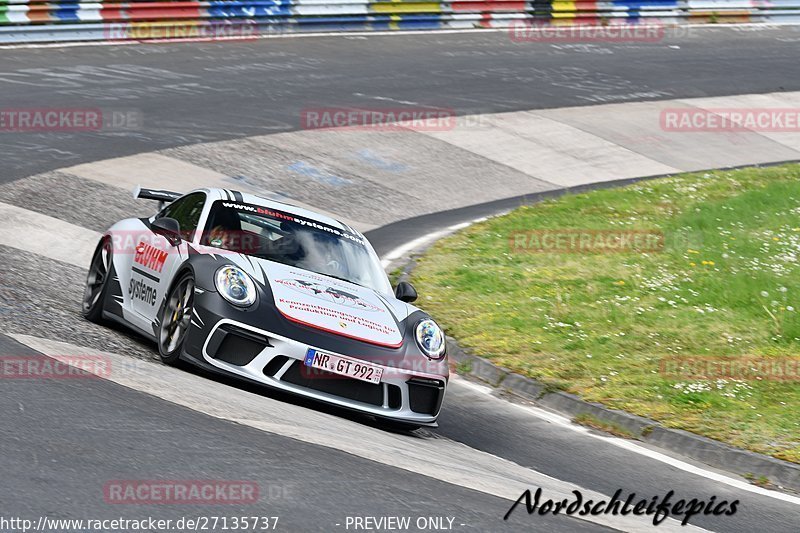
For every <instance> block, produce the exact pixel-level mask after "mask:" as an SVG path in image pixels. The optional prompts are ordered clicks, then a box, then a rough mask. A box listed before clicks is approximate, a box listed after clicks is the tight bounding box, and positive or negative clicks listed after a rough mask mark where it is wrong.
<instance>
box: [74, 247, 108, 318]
mask: <svg viewBox="0 0 800 533" xmlns="http://www.w3.org/2000/svg"><path fill="white" fill-rule="evenodd" d="M112 258H113V252H112V248H111V239H109V238H107V237H106V238H104V239H103V240H102V241H100V243H99V244H98V245H97V248H96V249H95V251H94V255H93V256H92V262H91V264H90V265H89V273H88V274H87V275H86V288H85V289H84V291H83V305H82V309H81V311H82V313H83V316H84V318H86V319H87V320H89V321H91V322H94V323H96V324H99V323H100V322H102V320H103V301H104V300H105V298H106V292H107V290H108V279H109V278H110V277H111V265H112Z"/></svg>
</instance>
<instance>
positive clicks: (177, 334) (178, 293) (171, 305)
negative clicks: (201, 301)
mask: <svg viewBox="0 0 800 533" xmlns="http://www.w3.org/2000/svg"><path fill="white" fill-rule="evenodd" d="M193 305H194V277H193V276H192V275H191V274H190V273H188V272H187V273H186V274H183V275H182V276H181V277H180V279H178V282H177V283H175V285H173V287H172V290H171V291H170V292H169V295H168V296H167V300H166V302H164V307H162V308H161V313H160V315H159V327H158V353H159V354H160V355H161V360H162V361H163V362H164V363H166V364H168V365H174V364H175V363H177V362H178V358H179V357H180V354H181V350H182V349H183V344H184V343H185V342H186V337H187V335H188V334H189V328H190V327H191V322H192V309H193Z"/></svg>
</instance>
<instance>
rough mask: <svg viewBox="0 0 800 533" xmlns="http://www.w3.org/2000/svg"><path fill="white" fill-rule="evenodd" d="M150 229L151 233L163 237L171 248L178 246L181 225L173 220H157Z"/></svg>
mask: <svg viewBox="0 0 800 533" xmlns="http://www.w3.org/2000/svg"><path fill="white" fill-rule="evenodd" d="M150 227H151V229H152V230H153V233H157V234H159V235H163V236H164V237H165V238H166V239H167V240H168V241H169V243H170V244H171V245H172V246H178V245H179V244H180V243H181V225H180V224H179V223H178V221H177V220H175V219H174V218H169V217H162V218H157V219H155V220H154V221H153V222H152V224H150Z"/></svg>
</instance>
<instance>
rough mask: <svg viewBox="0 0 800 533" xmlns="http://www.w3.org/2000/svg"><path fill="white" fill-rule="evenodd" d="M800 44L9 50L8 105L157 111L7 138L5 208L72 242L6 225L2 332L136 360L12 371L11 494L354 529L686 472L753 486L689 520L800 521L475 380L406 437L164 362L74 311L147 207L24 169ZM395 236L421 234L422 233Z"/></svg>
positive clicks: (3, 411)
mask: <svg viewBox="0 0 800 533" xmlns="http://www.w3.org/2000/svg"><path fill="white" fill-rule="evenodd" d="M798 38H800V33H798V32H797V31H796V30H795V29H793V28H781V29H775V28H773V29H761V30H757V31H753V30H750V31H744V30H741V29H739V30H736V29H723V28H719V29H717V28H711V29H704V30H699V29H698V30H694V31H693V32H692V33H690V34H688V35H685V36H682V37H675V38H672V39H670V40H668V41H665V42H660V43H639V44H630V43H629V44H625V43H617V44H613V43H612V44H609V43H602V44H593V45H587V44H581V45H577V44H572V45H564V44H561V45H554V44H550V43H512V42H511V41H510V39H509V38H508V35H507V34H505V33H503V32H499V33H469V34H447V35H444V34H442V35H436V34H425V35H410V36H370V37H358V36H350V37H307V38H298V39H275V40H264V41H257V42H240V43H200V44H197V43H195V44H160V45H134V46H110V47H75V48H52V49H15V50H2V51H0V95H2V96H0V98H2V102H3V106H2V107H4V108H34V107H36V106H37V105H42V104H41V103H42V102H47V104H46V105H47V106H49V107H64V108H66V107H81V106H83V107H101V108H104V109H112V110H128V111H135V112H136V113H139V114H140V115H139V116H140V117H141V118H142V121H143V122H142V125H143V126H142V127H141V128H139V129H134V130H120V131H99V132H81V133H52V132H51V133H9V132H5V133H0V156H2V158H3V162H4V170H5V172H4V173H3V175H2V176H1V177H0V182H2V183H3V185H2V186H0V202H3V203H4V205H6V204H7V205H11V206H19V207H22V208H25V209H27V210H29V211H28V212H27V214H25V213H22V214H20V213H18V212H17V211H15V210H13V209H11V208H8V207H3V209H5V210H4V211H3V216H4V217H5V220H6V224H7V226H8V227H15V228H16V227H24V222H25V217H26V216H32V215H30V213H34V214H37V215H47V216H49V217H51V218H53V219H55V220H56V221H57V222H58V224H59V226H57V227H52V226H48V225H42V226H41V227H39V228H38V229H39V230H40V231H41V233H37V234H36V235H37V236H39V237H37V238H40V237H41V235H43V234H44V232H48V231H49V232H50V235H51V239H52V243H56V242H57V243H58V244H59V246H55V245H54V244H52V245H50V244H49V243H44V244H43V243H42V242H39V241H37V242H33V240H31V242H30V243H28V244H29V245H30V246H32V247H36V246H38V248H37V250H39V252H40V253H39V252H37V253H31V252H25V251H21V250H20V248H21V247H22V246H20V245H19V244H18V243H17V242H11V241H13V240H17V241H22V242H24V241H25V240H26V239H27V238H29V237H28V236H26V235H24V234H19V235H18V236H15V237H14V239H10V238H4V239H3V240H0V242H1V243H5V244H4V245H2V246H0V254H2V255H1V257H2V259H1V260H0V271H1V272H2V278H0V279H1V280H2V283H0V285H1V286H2V287H0V331H3V332H5V333H8V334H10V335H13V336H14V337H15V338H16V339H18V340H20V341H23V342H24V343H22V344H21V343H20V342H18V340H14V338H11V337H8V336H2V335H0V355H11V356H31V357H43V356H41V355H39V354H41V353H46V354H48V355H59V354H62V355H63V354H65V353H71V352H72V351H74V350H79V349H89V350H99V351H102V352H108V353H110V354H113V356H114V357H119V358H120V359H115V361H123V362H124V361H130V368H129V367H128V365H127V364H121V365H120V366H119V367H118V369H119V370H118V372H114V374H113V376H112V378H111V380H110V381H107V380H99V379H91V378H88V379H74V380H58V379H53V380H44V381H42V380H8V379H7V380H0V402H2V403H0V423H2V425H3V427H4V428H13V429H14V430H13V431H3V433H2V435H1V436H0V447H1V448H2V450H3V452H4V453H3V454H2V455H3V459H2V463H3V466H2V471H3V473H4V475H3V482H2V483H0V501H2V502H3V504H4V508H5V509H7V510H8V511H9V512H11V511H12V510H13V512H14V513H16V514H19V515H27V516H28V517H30V518H36V517H38V516H40V515H48V516H52V517H56V516H58V517H73V518H110V517H118V516H124V517H135V518H143V517H145V516H148V515H151V516H158V517H159V518H178V517H180V516H189V515H194V516H198V515H199V516H203V515H205V516H208V515H219V516H224V515H227V516H233V515H243V514H246V515H269V516H280V517H281V524H282V526H283V527H282V528H281V527H279V528H278V530H279V531H340V530H341V531H344V530H345V529H344V527H342V524H344V520H345V519H346V517H347V516H383V515H400V516H412V517H414V518H416V517H419V516H446V517H453V518H454V523H455V527H454V530H455V531H506V530H508V531H531V530H536V531H603V530H608V529H619V530H633V529H634V528H633V527H631V525H630V524H628V523H623V522H620V523H613V524H608V523H600V522H589V521H586V520H578V519H576V518H570V517H566V516H558V517H552V516H539V515H536V516H531V517H529V516H527V515H526V514H525V513H524V512H522V510H521V509H520V510H518V512H517V513H516V514H515V515H514V516H513V517H512V519H511V520H510V521H509V522H504V521H503V520H502V517H503V515H504V514H505V512H506V511H507V510H508V508H509V507H510V504H511V502H512V500H513V499H515V498H516V497H517V496H519V493H520V490H519V488H520V487H522V486H525V485H526V484H527V485H530V486H531V488H532V489H535V488H536V486H535V485H533V483H540V484H541V485H542V486H545V487H546V489H545V493H546V494H547V491H548V490H550V491H553V492H556V491H559V490H563V491H564V493H569V491H570V490H573V489H574V490H582V491H585V492H588V491H594V492H596V493H601V494H604V495H606V497H608V496H610V495H611V494H613V493H614V491H616V490H617V489H622V490H623V492H625V493H631V492H635V493H637V494H638V495H641V496H642V497H645V498H650V497H653V496H656V495H663V494H664V493H666V492H667V491H669V490H674V491H675V492H676V495H677V496H678V497H680V498H686V499H689V498H701V499H709V498H710V497H711V496H716V497H717V499H718V500H723V499H728V500H733V499H739V500H740V502H741V503H740V506H739V511H738V512H737V514H736V515H735V516H733V517H726V516H722V517H713V516H697V517H695V518H693V519H692V521H691V524H693V525H695V526H698V527H700V528H704V529H706V530H709V531H725V532H728V531H730V532H736V531H742V532H745V531H755V530H763V531H770V532H782V531H787V532H788V531H796V528H797V523H798V516H800V506H798V502H800V500H797V499H792V498H787V497H784V496H778V497H775V495H770V493H769V492H767V491H764V490H760V489H756V488H754V487H751V486H749V485H747V483H746V482H744V480H743V479H742V478H740V477H738V476H736V474H737V473H722V474H720V473H719V472H711V471H709V470H708V469H706V468H704V467H702V465H696V464H688V463H684V462H682V461H680V460H678V461H675V460H672V459H669V458H665V457H659V456H658V455H656V454H653V453H652V450H650V449H647V448H639V447H638V446H635V449H632V448H631V447H630V446H627V445H626V444H621V443H620V442H619V441H618V440H617V439H610V438H607V437H605V436H603V435H599V434H595V433H593V432H590V431H586V430H584V429H583V428H579V427H575V426H572V425H571V424H569V423H568V421H565V420H562V419H560V417H557V416H553V415H551V414H548V413H544V412H542V411H539V410H537V409H534V408H531V407H530V406H528V405H525V404H522V403H515V402H512V401H507V399H503V398H498V397H496V396H495V395H494V394H492V393H490V391H488V390H486V389H484V388H482V387H481V386H479V385H475V384H472V383H469V382H466V381H464V380H462V379H460V378H456V379H455V380H454V381H453V382H452V383H451V387H450V389H449V391H448V397H447V399H446V405H445V409H444V411H443V414H442V416H441V419H440V427H439V428H438V429H432V430H420V431H417V432H413V433H400V434H395V433H391V432H387V431H385V430H382V429H379V428H376V427H373V424H371V423H370V422H369V421H365V420H362V419H360V418H358V417H354V416H353V415H351V414H349V413H345V412H341V411H338V410H335V409H330V408H324V407H321V406H319V405H316V404H311V403H308V402H304V401H300V400H296V399H293V398H290V397H286V396H285V395H281V394H276V393H270V392H265V391H261V390H257V389H253V388H251V387H244V386H242V385H240V384H236V383H233V382H229V381H226V380H214V379H211V378H210V377H209V376H206V375H204V374H202V373H199V372H195V371H192V370H188V369H184V370H179V371H173V370H171V369H166V368H165V367H162V366H160V364H159V363H157V352H156V350H155V347H154V346H152V345H151V344H149V343H148V342H146V341H144V340H142V339H140V338H138V337H137V336H135V335H133V334H129V333H127V332H124V331H121V330H118V329H114V328H101V327H98V326H95V325H93V324H89V323H87V322H86V321H84V320H82V319H81V317H80V315H79V312H78V309H79V302H80V297H81V294H82V284H83V279H84V277H85V267H84V266H82V265H84V263H85V261H84V260H83V259H82V256H81V254H82V253H83V248H85V243H86V242H90V241H91V239H92V238H94V233H93V232H99V231H102V230H103V229H105V228H106V227H107V226H108V225H109V224H110V223H112V222H113V221H115V220H116V219H118V218H122V217H125V216H136V215H146V214H149V213H150V212H151V211H152V206H148V205H144V204H138V205H135V204H134V203H133V201H132V200H131V199H130V196H129V195H128V194H127V193H124V191H122V190H118V189H116V188H114V187H112V186H110V185H107V184H103V183H99V182H91V181H89V180H82V179H77V178H75V177H70V176H64V175H61V174H59V173H53V174H52V175H50V178H49V179H50V180H52V181H48V180H47V179H38V180H33V181H24V180H21V181H18V182H17V184H15V183H13V181H14V180H18V179H19V178H25V177H28V176H31V175H33V174H39V173H45V172H48V171H51V170H54V169H57V168H61V167H66V166H72V165H76V164H79V163H83V162H88V161H95V160H98V159H105V158H111V157H117V156H125V155H130V154H135V153H139V152H143V151H152V150H162V149H169V148H175V147H179V146H184V145H189V144H194V143H201V142H210V141H219V140H226V139H235V138H239V137H245V136H252V135H263V134H269V133H277V132H285V131H293V130H297V129H299V128H300V126H301V123H300V120H299V116H300V113H301V111H302V110H303V109H308V108H319V107H339V106H360V107H368V106H370V105H375V106H378V105H380V106H393V105H397V106H398V107H403V106H406V107H407V106H411V105H414V106H436V107H444V108H452V109H454V110H455V111H456V112H457V113H458V114H460V115H468V114H476V113H494V112H503V111H517V110H525V109H541V108H555V107H563V106H578V105H589V104H600V103H610V102H630V101H641V100H660V99H669V98H688V97H700V96H722V95H729V94H745V93H766V92H781V91H796V90H800V67H799V66H798V62H797V57H798ZM378 49H380V54H378V53H376V50H378ZM53 184H58V186H55V185H53ZM475 200H476V201H475V203H479V202H480V201H481V198H476V199H475ZM375 201H376V202H380V199H379V198H375ZM474 213H475V214H476V215H477V216H480V214H483V213H482V211H481V210H480V209H477V210H475V211H474ZM14 217H16V218H14ZM445 219H446V217H445ZM37 220H38V219H37ZM402 231H403V232H404V233H406V236H407V237H408V239H411V238H414V237H415V236H416V235H414V234H413V232H414V228H409V227H404V228H403V230H402ZM59 232H61V233H59ZM21 233H22V232H21ZM15 235H17V234H15ZM373 235H374V239H375V244H376V247H377V248H378V249H380V250H381V251H387V250H388V249H390V248H391V247H392V246H395V245H397V244H399V243H400V241H401V240H402V239H400V238H399V237H398V234H397V232H396V231H395V232H383V233H381V230H380V229H376V230H375V232H374V234H373ZM70 243H73V246H74V249H73V250H72V251H71V249H70V247H69V244H70ZM62 245H65V246H62ZM21 335H27V336H28V337H21ZM59 343H64V344H59ZM134 363H136V364H135V365H134ZM142 365H143V366H142ZM173 372H176V373H173ZM159 377H163V379H164V380H165V381H164V382H163V383H162V382H158V381H156V380H157V378H159ZM168 378H169V379H168ZM231 406H237V407H236V408H232V407H231ZM698 469H699V470H698ZM738 474H744V473H738ZM719 475H722V476H724V477H725V478H726V479H727V480H728V481H720V480H719V478H718V477H717V476H719ZM493 476H494V477H493ZM114 479H226V480H250V481H255V482H257V483H258V484H259V486H260V487H261V491H262V496H263V497H262V498H261V500H259V502H258V503H257V504H254V505H243V506H216V507H210V506H141V505H109V504H107V503H106V502H105V501H104V498H103V486H104V484H105V483H107V482H108V481H109V480H114ZM486 480H488V481H486ZM503 480H507V481H503ZM337 524H339V525H337ZM644 524H645V525H646V522H645V523H644ZM640 525H641V524H640ZM680 529H681V527H680V526H678V525H676V524H674V523H672V524H670V523H665V524H662V526H659V530H661V531H670V530H676V531H677V530H680ZM690 529H691V528H685V529H684V530H685V531H689V530H690Z"/></svg>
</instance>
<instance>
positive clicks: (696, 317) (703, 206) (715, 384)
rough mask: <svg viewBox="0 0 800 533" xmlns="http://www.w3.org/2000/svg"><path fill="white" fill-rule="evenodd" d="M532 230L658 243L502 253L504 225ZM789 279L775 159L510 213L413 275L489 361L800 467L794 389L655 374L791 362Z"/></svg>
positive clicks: (794, 346) (793, 188) (794, 289)
mask: <svg viewBox="0 0 800 533" xmlns="http://www.w3.org/2000/svg"><path fill="white" fill-rule="evenodd" d="M543 230H553V231H563V230H581V231H583V230H612V231H627V230H644V231H659V232H662V233H663V236H664V240H663V242H664V246H663V249H661V250H660V251H657V252H650V253H641V252H630V251H629V252H626V253H516V252H515V251H514V250H513V249H512V247H511V242H513V237H512V236H513V235H514V234H515V232H520V231H525V232H527V231H538V232H541V231H543ZM510 239H512V241H510ZM798 274H800V166H798V165H784V166H777V167H770V168H749V169H741V170H731V171H718V172H711V173H704V174H685V175H681V176H677V177H671V178H665V179H659V180H653V181H647V182H642V183H639V184H635V185H631V186H628V187H625V188H621V189H609V190H600V191H593V192H589V193H585V194H578V195H570V196H565V197H561V198H559V199H555V200H550V201H546V202H543V203H540V204H536V205H534V206H529V207H523V208H520V209H518V210H516V211H514V212H513V213H510V214H509V215H506V216H503V217H498V218H493V219H489V220H487V221H486V222H483V223H480V224H477V225H474V226H471V227H470V228H467V229H466V230H464V231H461V232H459V233H457V234H455V235H452V236H450V237H448V238H445V239H443V240H441V241H439V242H438V243H437V244H435V245H434V246H433V247H432V248H431V249H430V250H429V251H428V252H427V253H426V254H425V255H423V256H422V257H421V258H420V259H419V260H418V264H417V267H416V269H415V270H414V271H413V272H412V276H411V281H412V282H413V283H414V284H415V285H416V286H417V289H418V291H419V293H420V295H421V297H420V300H419V302H418V303H419V304H420V305H421V306H422V307H424V308H425V309H426V310H427V311H429V312H431V313H432V314H433V315H434V316H435V317H437V320H438V321H439V322H440V323H441V324H442V325H443V327H444V328H445V330H446V331H447V333H448V334H450V335H452V336H453V337H455V338H456V339H457V340H458V341H459V343H460V344H462V345H463V346H464V347H466V348H469V349H470V350H471V351H472V352H474V353H476V354H477V355H481V356H483V357H486V358H488V359H490V360H491V361H493V362H494V363H495V364H498V365H500V366H503V367H506V368H509V369H511V370H513V371H514V372H517V373H520V374H523V375H527V376H530V377H532V378H534V379H537V380H539V381H540V382H543V383H545V384H546V385H547V384H549V385H550V386H552V387H553V388H559V389H564V390H567V391H568V392H571V393H574V394H577V395H579V396H581V397H582V398H584V399H586V400H589V401H596V402H601V403H603V404H605V405H607V406H609V407H612V408H616V409H624V410H626V411H629V412H632V413H635V414H638V415H642V416H647V417H650V418H653V419H656V420H659V421H660V422H662V423H663V424H664V425H666V426H668V427H674V428H680V429H684V430H688V431H692V432H694V433H698V434H701V435H705V436H708V437H711V438H715V439H718V440H721V441H724V442H728V443H730V444H733V445H736V446H740V447H743V448H746V449H750V450H754V451H757V452H761V453H766V454H769V455H772V456H774V457H778V458H781V459H785V460H789V461H794V462H800V417H798V416H797V410H798V407H800V382H798V381H796V380H795V381H792V380H783V381H781V380H775V379H770V376H769V375H765V376H764V377H763V378H762V379H749V378H748V379H738V378H733V377H730V378H727V377H724V376H722V377H713V378H712V377H708V376H706V377H702V378H698V377H691V378H688V377H686V378H682V377H681V376H683V375H684V374H678V375H669V373H667V372H665V371H664V369H665V368H674V361H676V360H677V358H690V359H702V358H720V357H725V358H730V359H733V360H738V361H742V360H744V359H745V358H759V359H764V358H766V359H769V360H772V361H785V360H786V359H787V358H790V359H791V358H795V359H794V360H795V361H796V358H797V357H798V354H800V275H798ZM670 364H672V365H673V367H670V366H669V365H670ZM682 368H683V367H682V366H680V365H679V366H678V369H679V370H681V369H682Z"/></svg>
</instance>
